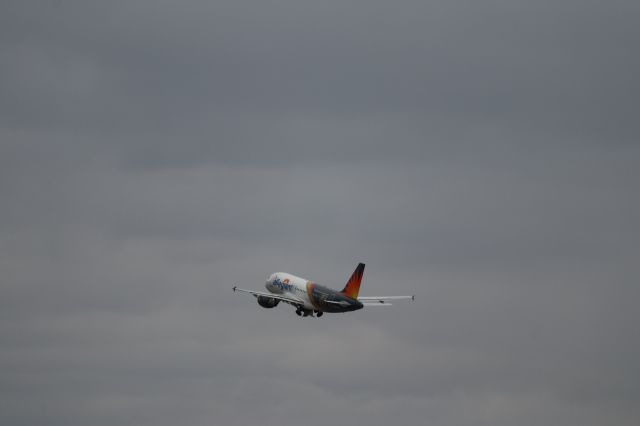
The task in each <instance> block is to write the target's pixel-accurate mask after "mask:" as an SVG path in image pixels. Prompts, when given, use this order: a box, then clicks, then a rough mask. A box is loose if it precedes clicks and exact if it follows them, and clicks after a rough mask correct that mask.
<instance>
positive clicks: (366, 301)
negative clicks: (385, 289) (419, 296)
mask: <svg viewBox="0 0 640 426" xmlns="http://www.w3.org/2000/svg"><path fill="white" fill-rule="evenodd" d="M358 300H359V301H360V302H362V304H363V305H364V306H387V305H391V303H389V302H388V301H389V300H416V296H415V295H413V296H382V297H373V296H369V297H358Z"/></svg>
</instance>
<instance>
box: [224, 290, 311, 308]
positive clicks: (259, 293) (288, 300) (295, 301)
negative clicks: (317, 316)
mask: <svg viewBox="0 0 640 426" xmlns="http://www.w3.org/2000/svg"><path fill="white" fill-rule="evenodd" d="M233 291H239V292H241V293H248V294H251V295H253V296H255V297H256V299H257V298H258V297H259V296H264V297H269V298H271V299H276V300H281V301H283V302H285V303H289V304H291V305H293V306H296V307H297V306H303V305H304V304H303V302H302V300H299V299H295V298H293V297H287V296H281V295H279V294H273V293H265V292H263V291H253V290H245V289H243V288H238V287H236V286H233Z"/></svg>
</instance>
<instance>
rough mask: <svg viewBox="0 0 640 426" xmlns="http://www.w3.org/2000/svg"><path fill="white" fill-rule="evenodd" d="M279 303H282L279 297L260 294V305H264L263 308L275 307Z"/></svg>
mask: <svg viewBox="0 0 640 426" xmlns="http://www.w3.org/2000/svg"><path fill="white" fill-rule="evenodd" d="M278 303H280V301H279V300H278V299H274V298H273V297H267V296H258V305H260V306H262V307H263V308H267V309H270V308H275V307H276V306H278Z"/></svg>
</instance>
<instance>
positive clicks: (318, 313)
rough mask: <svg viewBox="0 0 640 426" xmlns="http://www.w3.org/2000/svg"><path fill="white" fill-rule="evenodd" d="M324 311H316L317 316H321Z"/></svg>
mask: <svg viewBox="0 0 640 426" xmlns="http://www.w3.org/2000/svg"><path fill="white" fill-rule="evenodd" d="M323 313H324V312H322V311H316V317H318V318H320V317H321V316H322V314H323Z"/></svg>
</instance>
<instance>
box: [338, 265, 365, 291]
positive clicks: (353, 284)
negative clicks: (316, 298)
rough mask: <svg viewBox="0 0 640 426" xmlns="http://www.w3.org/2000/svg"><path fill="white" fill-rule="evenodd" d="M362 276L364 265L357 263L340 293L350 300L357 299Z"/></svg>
mask: <svg viewBox="0 0 640 426" xmlns="http://www.w3.org/2000/svg"><path fill="white" fill-rule="evenodd" d="M362 275H364V263H359V264H358V266H357V267H356V270H355V271H353V274H351V278H349V281H347V285H345V286H344V288H343V289H342V291H341V293H342V294H344V295H345V296H347V297H350V298H352V299H357V298H358V292H359V291H360V283H361V282H362Z"/></svg>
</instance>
